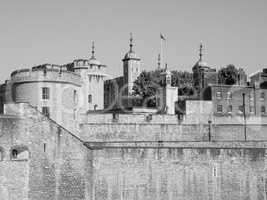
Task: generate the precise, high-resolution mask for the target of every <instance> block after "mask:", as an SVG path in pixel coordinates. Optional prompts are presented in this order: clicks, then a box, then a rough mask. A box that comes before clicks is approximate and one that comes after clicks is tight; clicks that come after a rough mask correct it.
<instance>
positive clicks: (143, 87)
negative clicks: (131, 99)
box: [133, 70, 193, 107]
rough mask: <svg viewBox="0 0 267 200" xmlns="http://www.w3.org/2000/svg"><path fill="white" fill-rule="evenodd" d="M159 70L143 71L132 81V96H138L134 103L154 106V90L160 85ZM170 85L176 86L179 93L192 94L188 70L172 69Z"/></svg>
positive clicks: (191, 79) (191, 83)
mask: <svg viewBox="0 0 267 200" xmlns="http://www.w3.org/2000/svg"><path fill="white" fill-rule="evenodd" d="M161 73H162V71H161V70H155V71H150V72H147V71H143V72H142V73H141V74H140V75H139V76H138V78H137V79H136V80H135V82H134V86H133V90H134V96H136V97H140V98H139V99H136V100H135V105H146V106H148V107H155V106H156V98H155V95H156V91H157V89H158V88H159V87H162V86H163V84H162V81H161V77H160V74H161ZM172 74H173V75H172V83H171V85H172V86H175V87H178V88H179V89H178V93H179V95H188V96H189V95H192V94H193V75H192V73H189V72H186V71H184V72H182V71H172Z"/></svg>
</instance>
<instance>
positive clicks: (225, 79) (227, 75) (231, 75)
mask: <svg viewBox="0 0 267 200" xmlns="http://www.w3.org/2000/svg"><path fill="white" fill-rule="evenodd" d="M218 79H219V83H220V84H225V85H234V84H236V83H237V80H238V70H237V68H236V67H235V66H234V65H232V64H230V65H228V66H227V67H224V68H221V69H220V70H219V72H218Z"/></svg>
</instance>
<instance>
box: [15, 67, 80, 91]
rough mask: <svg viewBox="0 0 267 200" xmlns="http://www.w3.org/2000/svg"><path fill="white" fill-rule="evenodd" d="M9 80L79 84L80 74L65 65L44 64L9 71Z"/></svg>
mask: <svg viewBox="0 0 267 200" xmlns="http://www.w3.org/2000/svg"><path fill="white" fill-rule="evenodd" d="M11 81H12V82H16V83H23V82H60V83H70V84H73V85H78V86H80V85H81V84H82V81H81V76H80V75H78V74H76V73H74V72H72V71H69V70H67V68H66V67H62V66H59V65H52V64H44V65H39V66H35V67H32V68H29V69H20V70H16V71H14V72H12V73H11Z"/></svg>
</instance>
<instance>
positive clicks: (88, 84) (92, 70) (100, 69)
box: [72, 42, 106, 112]
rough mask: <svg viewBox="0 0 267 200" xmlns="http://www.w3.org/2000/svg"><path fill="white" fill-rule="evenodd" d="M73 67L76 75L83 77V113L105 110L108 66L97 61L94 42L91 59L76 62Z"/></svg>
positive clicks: (81, 94)
mask: <svg viewBox="0 0 267 200" xmlns="http://www.w3.org/2000/svg"><path fill="white" fill-rule="evenodd" d="M72 65H73V66H74V71H75V73H76V74H79V75H80V76H81V80H82V82H83V84H82V87H81V90H80V98H79V99H80V102H79V103H80V105H81V107H82V108H81V112H87V111H92V110H101V109H103V108H104V79H105V77H106V72H105V71H106V65H102V64H101V63H100V61H98V60H97V59H96V57H95V45H94V42H92V51H91V56H90V58H89V59H77V60H74V61H73V63H72Z"/></svg>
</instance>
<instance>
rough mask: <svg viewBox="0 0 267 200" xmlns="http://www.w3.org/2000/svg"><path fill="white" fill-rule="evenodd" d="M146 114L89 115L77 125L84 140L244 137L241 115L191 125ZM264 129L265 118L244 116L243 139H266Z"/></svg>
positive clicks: (168, 116)
mask: <svg viewBox="0 0 267 200" xmlns="http://www.w3.org/2000/svg"><path fill="white" fill-rule="evenodd" d="M147 116H148V115H147V114H119V115H118V117H117V121H116V122H113V116H112V114H95V115H93V114H89V115H88V118H87V120H88V122H87V123H82V124H81V125H80V135H81V137H82V138H83V139H84V140H85V141H208V140H209V135H210V139H211V140H215V141H227V140H232V141H242V140H244V139H245V125H244V121H242V118H241V117H217V118H216V117H214V118H213V119H212V120H211V124H208V123H207V122H206V123H194V124H193V123H178V122H177V120H178V119H177V118H176V116H175V115H158V116H157V115H152V120H149V121H147V120H146V117H147ZM94 117H95V118H94ZM168 119H170V122H169V121H168ZM97 120H99V122H98V121H97ZM266 132H267V121H266V118H259V117H253V118H252V117H251V118H248V119H247V124H246V139H247V140H258V141H260V140H267V134H266Z"/></svg>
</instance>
